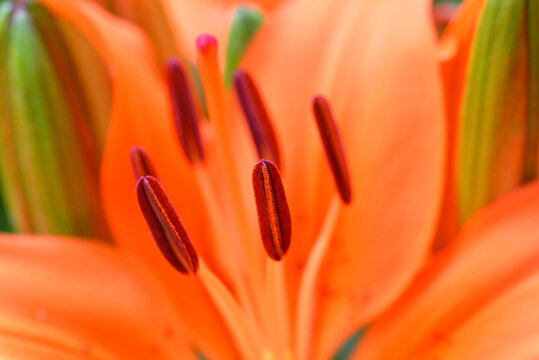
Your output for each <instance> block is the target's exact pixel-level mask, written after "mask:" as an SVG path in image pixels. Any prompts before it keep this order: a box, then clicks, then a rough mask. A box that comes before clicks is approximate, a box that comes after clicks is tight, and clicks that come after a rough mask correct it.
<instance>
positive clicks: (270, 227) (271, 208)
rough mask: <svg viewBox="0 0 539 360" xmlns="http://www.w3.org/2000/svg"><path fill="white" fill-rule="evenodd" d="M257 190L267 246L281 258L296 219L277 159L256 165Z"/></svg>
mask: <svg viewBox="0 0 539 360" xmlns="http://www.w3.org/2000/svg"><path fill="white" fill-rule="evenodd" d="M253 190H254V194H255V201H256V210H257V212H258V224H259V226H260V236H261V238H262V242H263V243H264V248H265V249H266V252H267V254H268V256H269V257H270V258H272V259H273V260H281V259H282V258H283V256H284V255H285V254H286V252H287V251H288V247H289V246H290V238H291V235H292V222H291V220H290V210H289V209H288V202H287V201H286V195H285V193H284V187H283V182H282V181H281V175H280V174H279V169H278V168H277V166H275V164H274V163H272V162H271V161H269V160H262V161H260V162H259V163H257V164H256V165H255V167H254V168H253Z"/></svg>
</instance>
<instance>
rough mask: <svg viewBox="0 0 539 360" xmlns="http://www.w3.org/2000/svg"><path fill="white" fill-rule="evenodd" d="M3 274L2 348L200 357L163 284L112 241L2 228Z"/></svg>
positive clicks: (72, 355) (28, 354)
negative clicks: (15, 232) (185, 334)
mask: <svg viewBox="0 0 539 360" xmlns="http://www.w3.org/2000/svg"><path fill="white" fill-rule="evenodd" d="M0 281H1V283H2V286H1V288H0V304H1V306H0V356H9V357H10V358H19V359H37V358H39V359H82V358H84V359H88V358H92V359H93V358H95V359H148V358H152V359H177V358H178V357H181V358H186V359H189V358H194V355H193V352H192V351H191V349H190V348H189V347H188V346H187V345H186V343H185V342H184V338H183V335H182V334H181V325H180V322H179V318H178V314H177V309H175V307H174V305H173V303H172V301H171V300H170V298H169V297H168V295H167V293H166V291H165V290H164V288H163V287H162V286H161V285H160V284H159V282H158V281H157V280H156V278H155V277H154V276H153V275H152V274H151V272H150V271H149V270H148V269H147V268H146V267H144V266H142V263H140V262H139V261H137V260H136V259H135V258H133V257H131V256H128V255H126V254H124V253H121V252H119V251H118V250H117V249H114V248H113V247H112V246H108V245H103V244H98V243H94V242H92V241H88V240H82V239H75V238H67V237H53V236H46V235H35V236H31V235H7V234H2V235H0Z"/></svg>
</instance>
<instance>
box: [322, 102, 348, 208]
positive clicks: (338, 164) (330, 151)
mask: <svg viewBox="0 0 539 360" xmlns="http://www.w3.org/2000/svg"><path fill="white" fill-rule="evenodd" d="M313 111H314V116H315V118H316V123H317V124H318V130H319V133H320V137H321V138H322V143H323V144H324V149H325V151H326V158H327V160H328V162H329V166H330V167H331V172H332V173H333V179H334V180H335V185H336V186H337V191H338V192H339V195H340V197H341V200H342V201H343V203H345V204H349V203H350V201H351V200H352V188H351V185H350V174H349V171H348V163H347V161H346V156H345V154H344V148H343V145H342V141H341V136H340V134H339V129H338V128H337V124H336V123H335V119H334V118H333V114H332V112H331V108H330V106H329V103H328V101H327V100H326V99H325V98H324V97H323V96H320V95H318V96H315V97H314V99H313Z"/></svg>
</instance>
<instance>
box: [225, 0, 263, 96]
mask: <svg viewBox="0 0 539 360" xmlns="http://www.w3.org/2000/svg"><path fill="white" fill-rule="evenodd" d="M263 21H264V18H263V17H262V14H260V13H259V12H258V11H256V10H254V9H251V8H249V7H247V6H240V7H238V9H237V10H236V12H235V13H234V19H233V21H232V26H231V27H230V33H229V34H228V46H227V48H226V64H225V74H224V82H225V85H226V86H227V87H228V86H229V85H230V81H231V80H232V74H233V73H234V70H236V67H237V66H238V64H239V63H240V60H241V58H242V56H243V53H244V52H245V50H246V49H247V46H248V45H249V42H250V41H251V38H252V37H253V36H254V34H256V31H257V30H258V28H259V27H260V26H261V25H262V22H263Z"/></svg>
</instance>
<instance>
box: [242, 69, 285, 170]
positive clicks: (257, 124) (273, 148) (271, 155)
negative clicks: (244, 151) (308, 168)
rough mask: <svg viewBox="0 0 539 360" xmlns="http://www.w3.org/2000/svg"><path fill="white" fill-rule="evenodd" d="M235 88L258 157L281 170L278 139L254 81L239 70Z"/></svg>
mask: <svg viewBox="0 0 539 360" xmlns="http://www.w3.org/2000/svg"><path fill="white" fill-rule="evenodd" d="M234 88H235V90H236V94H237V96H238V100H239V102H240V105H241V109H242V111H243V115H244V116H245V119H247V124H248V125H249V130H250V131H251V136H252V138H253V141H254V143H255V146H256V150H257V152H258V156H259V157H260V158H261V159H268V160H271V161H273V162H274V163H275V164H276V165H277V167H278V168H281V165H280V154H279V146H278V144H277V137H276V136H275V131H274V129H273V126H272V124H271V120H270V118H269V115H268V112H267V111H266V107H265V106H264V102H263V101H262V97H261V96H260V93H259V92H258V89H257V87H256V85H255V83H254V81H253V79H252V78H251V77H250V76H249V74H247V73H246V72H245V71H242V70H237V71H236V72H235V73H234Z"/></svg>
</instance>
